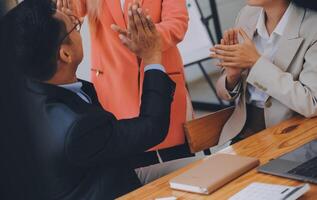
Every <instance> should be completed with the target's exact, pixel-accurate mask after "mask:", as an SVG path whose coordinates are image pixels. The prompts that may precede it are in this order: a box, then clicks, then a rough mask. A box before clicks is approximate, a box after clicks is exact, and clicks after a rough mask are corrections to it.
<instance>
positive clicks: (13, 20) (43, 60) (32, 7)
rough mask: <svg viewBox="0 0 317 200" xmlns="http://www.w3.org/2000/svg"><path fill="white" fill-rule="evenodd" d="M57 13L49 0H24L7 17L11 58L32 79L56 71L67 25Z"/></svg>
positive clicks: (49, 75)
mask: <svg viewBox="0 0 317 200" xmlns="http://www.w3.org/2000/svg"><path fill="white" fill-rule="evenodd" d="M55 13H56V6H55V3H53V2H52V1H50V0H25V1H23V2H22V3H21V4H19V5H18V6H17V7H16V8H14V9H13V10H12V11H11V12H10V13H9V14H8V17H7V19H6V24H7V27H6V29H7V30H6V32H7V33H8V35H9V36H8V39H9V40H10V44H11V45H10V47H9V52H10V56H11V58H10V60H11V61H12V62H13V63H14V65H15V66H16V67H17V68H18V69H20V70H21V71H22V72H23V74H24V75H26V76H27V77H29V78H31V79H35V80H39V81H47V80H49V79H50V78H52V76H53V75H54V74H55V73H56V70H57V60H58V51H59V46H60V43H61V38H63V36H64V35H65V34H66V25H65V23H64V22H62V21H61V20H58V19H56V18H55V17H54V14H55Z"/></svg>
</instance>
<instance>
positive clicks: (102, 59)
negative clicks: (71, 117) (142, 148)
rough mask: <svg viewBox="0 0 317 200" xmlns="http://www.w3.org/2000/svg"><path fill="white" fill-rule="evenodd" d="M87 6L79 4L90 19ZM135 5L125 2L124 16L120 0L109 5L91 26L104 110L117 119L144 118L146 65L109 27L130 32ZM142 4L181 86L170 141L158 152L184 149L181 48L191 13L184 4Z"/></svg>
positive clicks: (148, 0)
mask: <svg viewBox="0 0 317 200" xmlns="http://www.w3.org/2000/svg"><path fill="white" fill-rule="evenodd" d="M86 1H92V0H75V1H74V3H77V6H76V7H77V13H78V15H79V16H81V17H83V16H85V15H87V5H86ZM130 2H132V0H126V2H125V6H124V13H123V12H122V8H121V4H120V0H104V1H103V3H102V12H101V15H100V16H99V18H98V20H97V22H95V23H90V29H91V30H93V31H91V41H92V53H91V55H92V58H91V59H92V66H91V70H92V74H91V76H92V82H93V83H94V86H95V88H96V90H97V94H98V98H99V100H100V102H101V104H102V106H103V107H104V108H105V109H106V110H108V111H110V112H112V113H113V114H114V115H115V116H116V117H117V118H118V119H126V118H133V117H136V116H138V115H139V109H140V96H141V91H142V88H140V86H141V85H142V81H143V76H144V73H143V67H144V66H143V64H141V67H139V64H138V59H137V57H136V56H135V55H134V54H133V53H131V52H130V51H129V50H128V49H127V48H126V47H125V46H123V45H122V44H121V41H120V40H119V38H118V34H117V33H115V32H114V31H113V30H112V29H111V28H110V26H111V24H117V25H119V26H121V27H122V28H126V27H127V22H128V19H127V10H128V4H129V3H130ZM141 3H142V6H143V7H144V8H146V9H148V10H149V14H150V15H151V17H152V19H153V21H154V22H155V23H156V26H157V29H158V31H159V32H160V34H161V36H162V40H163V51H164V52H163V65H164V67H165V68H166V71H167V73H168V74H169V76H170V77H171V78H172V79H173V80H174V81H175V82H176V84H177V86H176V91H175V97H174V102H173V104H172V112H171V123H170V130H169V133H168V136H167V138H166V139H165V141H163V143H162V144H160V145H158V146H157V147H155V148H153V149H163V148H168V147H172V146H176V145H180V144H184V141H185V136H184V130H183V123H184V122H185V121H186V114H187V113H186V112H187V109H188V107H187V99H186V98H187V95H188V93H187V90H186V86H185V76H184V68H183V63H182V59H181V55H180V53H179V51H178V49H177V47H176V45H177V44H178V43H179V42H181V41H182V40H183V38H184V36H185V33H186V31H187V27H188V13H187V7H186V1H185V0H176V1H175V0H141ZM88 18H89V13H88ZM190 106H191V105H190ZM189 109H191V108H189Z"/></svg>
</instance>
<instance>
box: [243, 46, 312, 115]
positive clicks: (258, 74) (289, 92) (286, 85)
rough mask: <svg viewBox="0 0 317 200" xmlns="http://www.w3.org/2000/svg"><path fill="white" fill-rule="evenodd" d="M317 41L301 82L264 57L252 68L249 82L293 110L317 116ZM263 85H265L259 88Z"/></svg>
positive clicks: (305, 66) (307, 57) (308, 54)
mask: <svg viewBox="0 0 317 200" xmlns="http://www.w3.org/2000/svg"><path fill="white" fill-rule="evenodd" d="M316 56H317V41H315V42H314V43H313V44H312V45H311V47H310V48H309V49H308V50H307V52H306V54H305V57H304V61H305V62H304V65H303V70H302V72H301V73H300V76H299V79H298V80H294V78H293V76H292V74H290V73H288V72H284V71H282V70H281V69H280V68H279V67H277V66H276V65H274V64H273V63H272V62H270V61H269V60H267V59H266V58H264V57H261V58H260V59H259V60H258V62H257V63H256V64H255V65H254V66H253V68H252V69H251V71H250V73H249V76H248V79H247V82H248V83H249V84H252V85H253V86H254V87H256V88H258V89H259V90H262V91H264V92H266V93H267V94H268V95H270V96H272V97H273V98H275V99H277V100H278V101H280V102H281V103H283V104H284V105H286V106H287V107H289V108H290V109H292V110H293V111H295V112H297V113H299V114H301V115H303V116H305V117H308V118H309V117H315V116H317V82H316V77H317V63H316ZM259 86H261V87H260V88H259Z"/></svg>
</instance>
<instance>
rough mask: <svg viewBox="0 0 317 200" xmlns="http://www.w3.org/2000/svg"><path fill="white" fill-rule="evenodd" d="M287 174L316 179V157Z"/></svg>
mask: <svg viewBox="0 0 317 200" xmlns="http://www.w3.org/2000/svg"><path fill="white" fill-rule="evenodd" d="M288 173H289V174H295V175H299V176H305V177H310V178H317V157H315V158H313V159H310V160H309V161H307V162H305V163H303V164H301V165H299V166H297V167H296V168H294V169H292V170H290V171H288Z"/></svg>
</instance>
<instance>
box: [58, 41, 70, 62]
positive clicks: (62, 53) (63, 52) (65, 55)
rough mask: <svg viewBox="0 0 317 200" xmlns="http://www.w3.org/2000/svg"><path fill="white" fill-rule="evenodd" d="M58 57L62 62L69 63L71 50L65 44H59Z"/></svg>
mask: <svg viewBox="0 0 317 200" xmlns="http://www.w3.org/2000/svg"><path fill="white" fill-rule="evenodd" d="M59 57H60V59H61V61H62V62H64V63H67V64H69V63H71V62H72V56H71V51H70V49H69V48H67V47H66V46H65V45H62V46H61V48H60V50H59Z"/></svg>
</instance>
